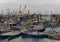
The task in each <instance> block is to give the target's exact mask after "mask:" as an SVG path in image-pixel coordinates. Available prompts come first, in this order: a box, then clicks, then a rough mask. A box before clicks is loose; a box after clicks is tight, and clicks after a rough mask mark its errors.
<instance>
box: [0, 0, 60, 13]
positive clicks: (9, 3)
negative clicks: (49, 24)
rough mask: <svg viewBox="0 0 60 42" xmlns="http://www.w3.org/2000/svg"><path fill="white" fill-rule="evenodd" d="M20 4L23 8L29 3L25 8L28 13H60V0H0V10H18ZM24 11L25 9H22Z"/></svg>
mask: <svg viewBox="0 0 60 42" xmlns="http://www.w3.org/2000/svg"><path fill="white" fill-rule="evenodd" d="M19 5H21V6H22V8H23V7H24V6H25V5H27V7H26V9H25V10H24V11H25V13H27V11H28V10H30V13H34V12H35V13H39V12H42V13H45V12H46V13H49V14H50V13H51V11H53V12H52V13H60V0H0V10H6V9H10V10H18V9H19ZM22 11H23V10H22Z"/></svg>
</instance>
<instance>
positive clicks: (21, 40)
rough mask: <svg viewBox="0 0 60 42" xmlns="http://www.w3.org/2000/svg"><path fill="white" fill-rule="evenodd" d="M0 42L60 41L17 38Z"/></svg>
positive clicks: (0, 41) (55, 41)
mask: <svg viewBox="0 0 60 42" xmlns="http://www.w3.org/2000/svg"><path fill="white" fill-rule="evenodd" d="M0 42H60V41H57V40H50V39H46V38H45V39H35V38H34V39H33V38H21V37H18V38H15V39H12V40H10V41H8V40H7V39H5V40H0Z"/></svg>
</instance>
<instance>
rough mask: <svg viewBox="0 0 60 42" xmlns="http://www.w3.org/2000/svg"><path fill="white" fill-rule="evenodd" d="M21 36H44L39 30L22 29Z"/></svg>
mask: <svg viewBox="0 0 60 42" xmlns="http://www.w3.org/2000/svg"><path fill="white" fill-rule="evenodd" d="M21 36H22V38H44V37H45V33H43V32H39V31H36V30H35V31H29V30H27V31H23V32H21Z"/></svg>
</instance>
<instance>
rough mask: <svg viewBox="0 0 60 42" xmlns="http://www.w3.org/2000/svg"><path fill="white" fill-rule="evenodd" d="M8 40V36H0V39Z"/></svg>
mask: <svg viewBox="0 0 60 42" xmlns="http://www.w3.org/2000/svg"><path fill="white" fill-rule="evenodd" d="M7 38H8V36H6V35H0V39H7Z"/></svg>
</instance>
